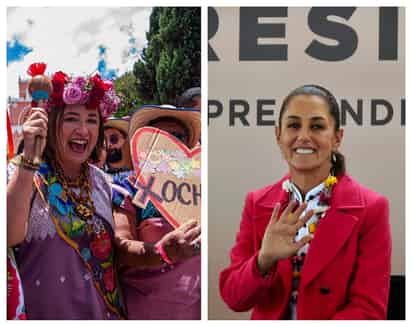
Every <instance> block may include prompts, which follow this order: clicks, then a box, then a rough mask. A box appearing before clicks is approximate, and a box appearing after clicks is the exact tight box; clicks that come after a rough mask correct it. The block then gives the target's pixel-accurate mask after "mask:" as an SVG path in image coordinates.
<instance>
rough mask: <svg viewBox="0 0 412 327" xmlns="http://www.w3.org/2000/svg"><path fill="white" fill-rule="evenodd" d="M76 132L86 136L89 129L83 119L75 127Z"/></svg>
mask: <svg viewBox="0 0 412 327" xmlns="http://www.w3.org/2000/svg"><path fill="white" fill-rule="evenodd" d="M77 133H79V134H80V135H81V136H87V135H88V133H89V130H88V128H87V123H86V122H85V121H81V122H80V125H79V127H78V128H77Z"/></svg>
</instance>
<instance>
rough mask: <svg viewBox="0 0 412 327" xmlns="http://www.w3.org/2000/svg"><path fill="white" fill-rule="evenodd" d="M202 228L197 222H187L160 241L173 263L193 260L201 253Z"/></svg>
mask: <svg viewBox="0 0 412 327" xmlns="http://www.w3.org/2000/svg"><path fill="white" fill-rule="evenodd" d="M200 236H201V228H200V225H198V223H197V222H196V221H195V220H190V221H187V222H186V223H185V224H183V225H181V226H180V227H179V228H177V229H175V230H174V231H172V232H170V233H167V234H166V235H165V236H163V238H162V239H161V240H160V242H161V243H162V245H163V247H164V249H165V250H166V252H167V255H168V257H169V258H170V259H171V260H172V262H177V261H180V260H184V259H188V258H191V257H193V256H195V255H197V254H199V253H200Z"/></svg>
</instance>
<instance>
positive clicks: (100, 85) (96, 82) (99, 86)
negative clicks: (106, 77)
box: [86, 74, 106, 109]
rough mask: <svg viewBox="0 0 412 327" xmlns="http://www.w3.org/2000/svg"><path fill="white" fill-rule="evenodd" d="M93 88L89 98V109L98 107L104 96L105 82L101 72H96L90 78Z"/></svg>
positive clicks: (87, 105) (87, 104)
mask: <svg viewBox="0 0 412 327" xmlns="http://www.w3.org/2000/svg"><path fill="white" fill-rule="evenodd" d="M90 84H91V90H90V95H89V99H88V100H87V103H86V107H87V108H89V109H94V108H97V107H98V106H99V105H100V101H101V100H102V99H103V97H104V93H105V92H106V91H105V83H104V82H103V80H102V79H101V78H100V75H99V74H95V75H94V76H92V77H91V78H90Z"/></svg>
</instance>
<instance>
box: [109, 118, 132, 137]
mask: <svg viewBox="0 0 412 327" xmlns="http://www.w3.org/2000/svg"><path fill="white" fill-rule="evenodd" d="M129 120H130V117H129V116H125V117H122V118H117V117H109V118H108V119H107V120H106V122H105V123H104V129H106V128H115V129H118V130H119V131H122V132H123V133H124V134H125V135H126V136H127V135H128V133H129Z"/></svg>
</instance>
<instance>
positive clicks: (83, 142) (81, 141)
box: [72, 140, 87, 145]
mask: <svg viewBox="0 0 412 327" xmlns="http://www.w3.org/2000/svg"><path fill="white" fill-rule="evenodd" d="M72 142H73V143H76V144H80V145H85V144H87V141H85V140H72Z"/></svg>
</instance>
